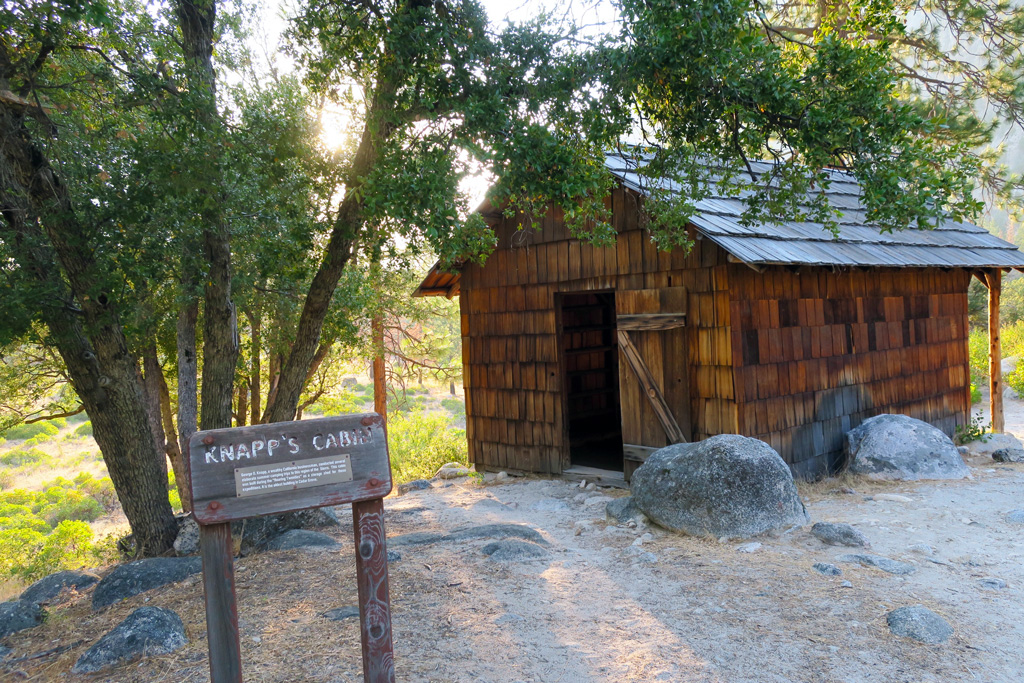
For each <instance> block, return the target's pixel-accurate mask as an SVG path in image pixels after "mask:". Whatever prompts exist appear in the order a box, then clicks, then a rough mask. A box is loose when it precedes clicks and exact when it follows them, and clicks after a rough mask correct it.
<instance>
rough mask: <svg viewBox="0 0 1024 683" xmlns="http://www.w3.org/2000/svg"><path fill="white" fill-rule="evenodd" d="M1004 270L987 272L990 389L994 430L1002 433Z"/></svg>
mask: <svg viewBox="0 0 1024 683" xmlns="http://www.w3.org/2000/svg"><path fill="white" fill-rule="evenodd" d="M1002 279H1003V272H1002V271H1001V270H999V269H998V268H995V269H993V270H990V271H988V272H986V273H985V280H986V284H987V285H988V358H989V361H988V362H989V364H988V367H989V373H988V374H989V391H990V400H991V413H992V431H993V432H995V433H997V434H1001V433H1002V432H1003V430H1004V429H1005V426H1006V423H1005V420H1004V419H1003V373H1002V362H1003V352H1002V347H1001V345H1000V340H999V295H1000V293H1001V290H1002Z"/></svg>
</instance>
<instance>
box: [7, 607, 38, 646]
mask: <svg viewBox="0 0 1024 683" xmlns="http://www.w3.org/2000/svg"><path fill="white" fill-rule="evenodd" d="M41 623H43V610H42V608H40V607H39V605H37V604H36V603H34V602H28V601H26V600H10V601H8V602H0V638H6V637H7V636H9V635H11V634H12V633H17V632H18V631H24V630H25V629H27V628H33V627H35V626H39V624H41Z"/></svg>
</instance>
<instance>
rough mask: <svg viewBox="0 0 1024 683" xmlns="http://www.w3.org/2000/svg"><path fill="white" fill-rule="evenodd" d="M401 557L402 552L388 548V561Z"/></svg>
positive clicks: (396, 560)
mask: <svg viewBox="0 0 1024 683" xmlns="http://www.w3.org/2000/svg"><path fill="white" fill-rule="evenodd" d="M400 559H402V553H400V552H398V551H397V550H388V562H398V561H399V560H400Z"/></svg>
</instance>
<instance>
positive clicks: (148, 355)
mask: <svg viewBox="0 0 1024 683" xmlns="http://www.w3.org/2000/svg"><path fill="white" fill-rule="evenodd" d="M142 373H143V374H142V388H143V389H144V391H145V395H146V415H147V416H149V431H150V432H151V433H152V434H153V443H154V444H155V445H156V452H157V467H159V468H160V471H161V472H162V473H163V475H164V479H166V478H167V457H166V456H165V452H166V448H167V436H166V434H164V423H163V415H162V414H161V410H160V384H161V383H163V377H164V372H163V370H162V369H161V368H160V359H159V358H157V355H156V344H155V343H154V342H152V341H150V342H149V343H148V344H146V347H145V348H144V349H143V350H142ZM171 438H172V439H173V438H174V434H173V433H172V434H171Z"/></svg>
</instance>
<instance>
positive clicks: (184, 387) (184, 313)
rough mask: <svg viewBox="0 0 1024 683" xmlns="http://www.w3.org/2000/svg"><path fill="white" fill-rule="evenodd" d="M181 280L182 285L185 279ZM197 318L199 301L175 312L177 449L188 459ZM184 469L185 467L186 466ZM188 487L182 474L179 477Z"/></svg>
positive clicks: (195, 407) (194, 425)
mask: <svg viewBox="0 0 1024 683" xmlns="http://www.w3.org/2000/svg"><path fill="white" fill-rule="evenodd" d="M184 279H185V288H186V289H188V281H189V280H190V278H184ZM198 321H199V302H198V301H195V300H192V301H190V302H189V303H187V304H185V306H184V307H182V309H181V310H180V311H178V325H177V347H178V449H179V451H180V452H181V453H182V454H183V457H184V458H185V459H186V461H187V459H188V442H189V439H191V438H192V435H193V434H195V432H196V429H198V419H199V394H198V390H199V389H198V382H199V367H198V358H196V323H197V322H198ZM186 471H187V469H186ZM181 482H182V484H184V486H185V488H188V489H189V490H191V488H190V487H191V484H190V481H189V479H188V477H186V478H185V479H183V480H181Z"/></svg>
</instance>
